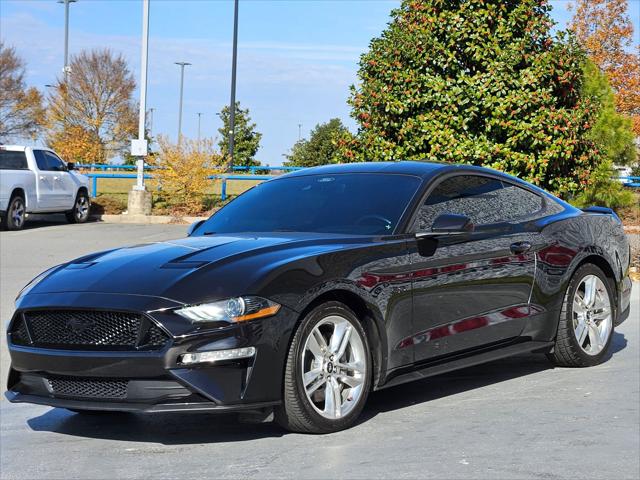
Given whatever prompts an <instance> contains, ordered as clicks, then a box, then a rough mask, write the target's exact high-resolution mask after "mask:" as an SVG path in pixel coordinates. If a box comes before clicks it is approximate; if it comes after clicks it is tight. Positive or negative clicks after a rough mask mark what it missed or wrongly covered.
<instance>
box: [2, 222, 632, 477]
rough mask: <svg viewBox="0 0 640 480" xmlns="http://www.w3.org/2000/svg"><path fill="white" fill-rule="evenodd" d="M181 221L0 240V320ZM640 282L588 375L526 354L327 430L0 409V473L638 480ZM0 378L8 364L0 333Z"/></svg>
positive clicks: (46, 229)
mask: <svg viewBox="0 0 640 480" xmlns="http://www.w3.org/2000/svg"><path fill="white" fill-rule="evenodd" d="M185 230H186V227H185V226H173V225H158V226H135V225H107V224H88V225H80V226H78V225H56V226H48V225H47V226H45V225H34V226H33V228H31V229H29V230H25V231H22V232H2V233H0V261H1V265H2V269H1V273H0V295H1V297H0V300H1V315H2V318H3V321H6V320H7V319H8V318H9V316H10V315H11V313H12V311H13V298H14V296H15V294H16V292H17V291H18V290H19V289H20V288H21V287H22V286H23V285H24V284H25V283H26V282H27V281H28V280H30V279H31V278H32V277H33V276H34V275H36V274H37V273H39V272H40V271H41V270H43V269H45V268H47V267H49V266H52V265H54V264H57V263H60V262H62V261H64V260H66V259H70V258H72V257H76V256H79V255H82V254H84V253H87V252H90V251H94V250H99V249H106V248H110V247H114V246H117V245H121V244H132V243H138V242H145V241H158V240H163V239H168V238H175V237H179V236H182V235H184V232H185ZM639 297H640V284H635V285H634V294H633V304H632V310H631V316H630V318H629V320H627V322H625V323H624V324H623V325H622V326H621V327H620V328H619V329H618V330H617V331H616V333H615V337H614V339H613V348H612V350H613V353H612V355H611V358H609V359H608V360H607V361H606V362H605V363H604V364H602V365H599V366H598V367H594V368H588V369H560V368H556V369H554V368H551V366H550V364H549V363H547V361H546V359H545V358H544V356H540V355H526V356H519V357H515V358H511V359H506V360H502V361H498V362H493V363H490V364H487V365H482V366H478V367H473V368H469V369H466V370H461V371H458V372H453V373H451V374H447V375H444V376H440V377H434V378H431V379H426V380H423V381H420V382H415V383H411V384H407V385H403V386H399V387H395V388H391V389H388V390H384V391H381V392H376V393H374V394H372V395H371V396H370V398H369V403H368V405H367V407H366V408H365V411H364V414H363V419H362V421H361V422H360V423H359V424H358V425H357V426H355V427H354V428H352V429H350V430H347V431H344V432H339V433H336V434H332V435H323V436H310V435H298V434H286V433H284V432H282V431H281V430H279V429H278V428H277V427H275V426H273V425H271V424H260V425H248V424H240V423H237V422H236V418H235V417H233V416H215V415H209V414H195V413H194V414H188V415H174V414H164V415H162V414H158V415H155V416H144V415H134V414H107V415H93V416H82V415H76V414H73V413H71V412H68V411H66V410H60V409H51V408H47V407H40V406H32V405H26V404H20V405H13V404H9V403H8V402H7V400H6V399H4V398H3V399H2V401H1V402H0V414H1V415H0V428H1V430H0V431H1V438H0V440H1V442H0V462H1V463H0V471H1V477H2V478H83V479H89V478H91V479H93V478H178V477H180V478H194V477H205V476H206V477H209V478H229V477H244V478H274V477H290V478H291V477H295V478H329V477H331V478H335V477H345V478H352V479H358V478H363V479H364V478H383V477H384V478H492V479H493V478H550V479H553V478H582V479H592V478H603V479H611V478H616V479H622V478H639V477H640V462H639V452H640V416H639V409H640V348H639V346H638V342H639V340H640V338H639V337H640V314H639V312H640V305H639ZM2 338H3V339H2V347H1V348H2V355H1V361H2V364H1V366H2V383H3V390H4V382H5V380H6V372H7V369H8V366H9V358H8V355H7V351H6V343H5V339H4V335H3V336H2Z"/></svg>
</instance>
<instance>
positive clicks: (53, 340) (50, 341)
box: [11, 310, 169, 350]
mask: <svg viewBox="0 0 640 480" xmlns="http://www.w3.org/2000/svg"><path fill="white" fill-rule="evenodd" d="M168 340H169V337H168V336H167V335H166V334H165V333H164V332H163V331H162V330H161V329H160V328H159V327H158V326H157V325H156V324H155V323H153V322H152V321H151V320H149V319H148V318H147V317H145V316H144V315H140V314H137V313H129V312H109V311H89V310H38V311H27V312H24V313H23V314H22V315H21V316H19V317H18V318H17V319H16V321H15V322H14V325H13V327H12V330H11V341H12V342H13V343H14V344H16V345H30V346H35V347H43V348H53V349H65V350H158V349H160V348H162V347H163V346H164V345H166V343H167V342H168Z"/></svg>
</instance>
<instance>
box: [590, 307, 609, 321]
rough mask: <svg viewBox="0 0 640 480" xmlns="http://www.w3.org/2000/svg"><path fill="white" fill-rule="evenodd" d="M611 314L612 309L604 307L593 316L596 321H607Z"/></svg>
mask: <svg viewBox="0 0 640 480" xmlns="http://www.w3.org/2000/svg"><path fill="white" fill-rule="evenodd" d="M610 314H611V309H610V308H609V307H603V308H601V309H600V310H599V311H598V312H596V313H594V314H593V318H594V319H595V320H605V319H606V318H607V317H609V315H610Z"/></svg>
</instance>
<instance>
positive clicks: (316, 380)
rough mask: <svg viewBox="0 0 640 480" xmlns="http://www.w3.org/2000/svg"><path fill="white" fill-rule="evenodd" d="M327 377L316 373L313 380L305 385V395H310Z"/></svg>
mask: <svg viewBox="0 0 640 480" xmlns="http://www.w3.org/2000/svg"><path fill="white" fill-rule="evenodd" d="M326 381H327V379H326V378H325V377H322V376H320V375H317V376H316V377H315V378H314V379H313V380H311V382H310V385H309V386H307V385H305V389H306V391H307V395H309V396H311V395H312V394H313V393H314V392H315V391H316V390H318V389H319V388H320V387H321V386H322V385H324V384H325V383H326Z"/></svg>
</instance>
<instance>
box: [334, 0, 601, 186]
mask: <svg viewBox="0 0 640 480" xmlns="http://www.w3.org/2000/svg"><path fill="white" fill-rule="evenodd" d="M550 9H551V7H550V6H549V5H548V3H547V1H546V0H521V1H517V2H515V1H505V0H467V1H464V2H462V1H459V0H404V1H403V2H402V4H401V6H400V7H399V8H398V9H396V10H394V11H393V12H392V19H391V22H390V24H389V26H388V28H387V29H386V30H385V31H384V32H383V34H382V36H381V37H379V38H375V39H374V40H372V42H371V44H370V49H369V51H368V52H367V53H365V54H364V55H363V56H362V57H361V60H360V69H359V72H358V76H359V79H360V82H359V85H358V86H357V87H352V95H351V98H350V104H351V106H352V108H353V111H352V115H353V116H354V118H355V119H356V120H357V121H358V123H359V130H358V135H357V137H355V138H352V139H350V138H348V137H347V138H344V139H343V140H342V142H341V146H342V150H343V155H344V156H345V158H346V159H347V160H352V161H359V160H392V159H394V160H401V159H407V160H445V161H451V162H462V163H470V164H477V165H484V166H488V167H492V168H495V169H498V170H502V171H505V172H508V173H511V174H514V175H517V176H519V177H521V178H524V179H526V180H529V181H531V182H533V183H534V184H537V185H540V186H541V187H544V188H547V189H550V190H552V191H554V192H556V193H558V194H560V195H564V196H566V197H571V196H573V195H574V194H575V192H577V191H579V190H580V189H582V188H584V186H585V185H586V184H587V183H588V181H589V175H590V172H591V171H592V170H593V169H594V168H595V166H596V165H597V163H598V155H597V154H596V153H595V152H594V148H593V142H592V140H591V138H590V137H589V130H590V128H591V126H592V122H593V121H594V115H595V109H596V107H595V105H594V104H593V102H591V101H590V100H589V99H585V98H583V97H582V96H581V86H582V82H583V71H582V65H583V64H584V61H585V57H584V54H583V52H582V51H581V49H580V47H579V46H578V45H577V43H576V42H575V41H574V39H573V38H572V37H571V36H570V35H568V34H565V33H563V32H561V33H559V34H558V36H555V37H554V36H552V34H551V28H552V25H553V23H552V21H551V19H550V17H549V11H550Z"/></svg>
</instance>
